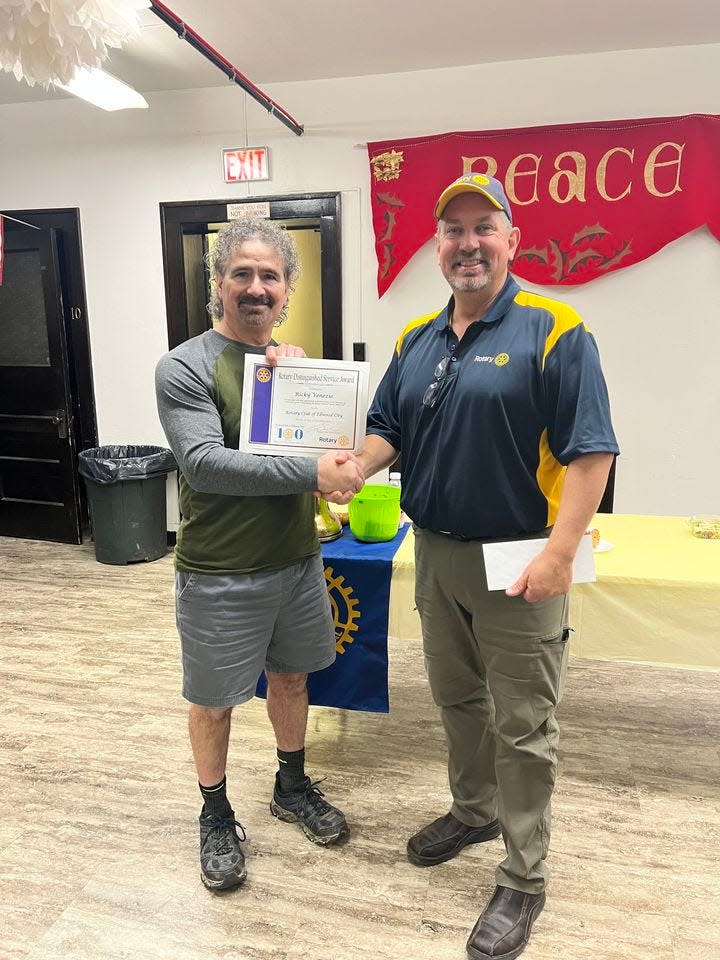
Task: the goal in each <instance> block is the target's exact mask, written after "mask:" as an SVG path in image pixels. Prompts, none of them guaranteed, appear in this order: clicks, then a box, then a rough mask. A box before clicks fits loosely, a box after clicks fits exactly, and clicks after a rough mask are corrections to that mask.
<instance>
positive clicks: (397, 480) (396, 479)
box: [388, 471, 407, 530]
mask: <svg viewBox="0 0 720 960" xmlns="http://www.w3.org/2000/svg"><path fill="white" fill-rule="evenodd" d="M388 483H389V484H390V486H391V487H398V488H401V487H402V482H401V476H400V474H399V473H396V472H394V471H393V472H391V473H390V474H389V475H388ZM406 522H407V517H406V516H405V514H404V513H403V512H402V510H401V511H400V522H399V523H398V530H399V529H400V527H401V526H402V525H403V524H404V523H406Z"/></svg>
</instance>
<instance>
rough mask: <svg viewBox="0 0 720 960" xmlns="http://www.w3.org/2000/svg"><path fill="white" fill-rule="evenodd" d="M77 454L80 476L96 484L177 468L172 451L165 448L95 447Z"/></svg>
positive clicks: (134, 478) (151, 475)
mask: <svg viewBox="0 0 720 960" xmlns="http://www.w3.org/2000/svg"><path fill="white" fill-rule="evenodd" d="M78 456H79V459H78V471H79V473H80V476H81V477H85V478H86V479H88V480H94V481H95V483H119V482H120V481H121V480H145V479H147V478H148V477H159V476H162V475H163V474H167V473H172V471H173V470H177V468H178V467H177V461H176V460H175V457H174V456H173V454H172V450H166V449H165V447H141V446H125V447H92V449H90V450H81V451H80V454H79V455H78Z"/></svg>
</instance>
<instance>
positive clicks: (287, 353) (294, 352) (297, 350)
mask: <svg viewBox="0 0 720 960" xmlns="http://www.w3.org/2000/svg"><path fill="white" fill-rule="evenodd" d="M306 356H307V354H306V353H305V351H304V350H303V348H302V347H295V346H293V344H292V343H279V344H278V345H277V346H276V347H273V346H270V347H268V348H267V350H266V351H265V359H266V360H267V362H268V364H269V365H270V366H271V367H275V366H277V362H278V358H279V357H306Z"/></svg>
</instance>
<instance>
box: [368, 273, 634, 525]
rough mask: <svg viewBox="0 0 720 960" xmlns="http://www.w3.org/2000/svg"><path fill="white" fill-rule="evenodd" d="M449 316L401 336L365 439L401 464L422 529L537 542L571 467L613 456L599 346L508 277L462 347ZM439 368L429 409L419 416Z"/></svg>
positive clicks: (565, 309) (563, 308)
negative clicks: (528, 537)
mask: <svg viewBox="0 0 720 960" xmlns="http://www.w3.org/2000/svg"><path fill="white" fill-rule="evenodd" d="M453 306H454V302H453V299H452V298H451V299H450V302H449V303H448V305H447V306H446V307H445V309H443V310H441V311H440V312H439V313H438V312H437V311H435V312H433V313H430V314H427V315H426V316H423V317H420V318H419V319H417V320H414V321H413V322H412V323H410V324H408V325H407V326H406V327H405V329H404V330H403V331H402V332H401V334H400V336H399V337H398V340H397V344H396V349H395V354H394V356H393V358H392V361H391V363H390V366H389V367H388V369H387V371H386V373H385V376H384V377H383V379H382V381H381V383H380V385H379V387H378V389H377V392H376V394H375V399H374V400H373V403H372V406H371V408H370V411H369V413H368V426H367V432H368V433H370V434H377V435H378V436H381V437H383V438H384V439H385V440H387V441H388V443H390V444H392V446H393V447H395V449H396V450H400V451H401V452H402V477H403V495H402V506H403V509H404V510H405V512H406V513H407V514H408V516H410V517H412V519H413V520H414V521H415V523H416V524H417V525H418V526H420V527H424V528H425V529H428V530H434V531H436V532H442V533H450V534H452V535H454V536H458V537H464V538H468V539H483V538H493V537H513V536H519V535H523V534H528V533H536V532H538V531H541V530H543V529H545V528H547V527H550V526H552V524H553V523H554V522H555V518H556V516H557V511H558V505H559V502H560V495H561V492H562V488H563V481H564V479H565V470H566V467H567V464H569V463H571V462H572V461H573V460H574V459H576V458H577V457H580V456H582V455H583V454H586V453H595V452H608V453H618V445H617V442H616V440H615V434H614V433H613V428H612V423H611V420H610V405H609V402H608V394H607V388H606V386H605V380H604V378H603V374H602V370H601V368H600V357H599V355H598V350H597V346H596V344H595V340H594V339H593V337H592V335H591V333H590V332H589V330H588V329H587V327H586V326H585V324H584V323H583V322H582V320H581V318H580V317H579V316H578V314H577V313H576V312H575V311H574V310H573V309H572V308H571V307H569V306H567V305H566V304H563V303H560V302H559V301H557V300H551V299H549V298H548V297H543V296H539V295H537V294H534V293H529V292H527V291H525V290H521V289H520V287H519V286H518V284H517V283H516V282H515V280H514V279H513V278H512V277H511V276H508V278H507V281H506V283H505V286H504V287H503V289H502V290H501V291H500V293H499V294H498V296H497V297H496V298H495V300H494V301H493V303H492V305H491V306H490V309H489V310H488V311H487V313H486V314H485V315H484V316H483V317H482V318H481V319H480V320H478V321H477V322H476V323H473V324H471V325H470V326H469V327H468V328H467V330H466V331H465V334H464V335H463V337H462V339H461V340H458V338H457V336H456V335H455V333H454V332H453V329H452V326H451V325H450V323H449V318H450V316H451V314H452V310H453ZM443 357H448V358H449V359H448V361H447V363H446V366H445V368H444V371H440V377H439V381H438V384H437V388H436V391H435V392H436V394H437V397H436V402H435V403H434V404H433V406H429V405H427V404H425V405H423V396H424V395H425V391H426V390H427V388H428V385H429V384H430V383H431V382H433V380H434V379H438V378H437V377H436V376H435V373H436V371H437V369H438V362H439V361H440V360H441V359H442V358H443Z"/></svg>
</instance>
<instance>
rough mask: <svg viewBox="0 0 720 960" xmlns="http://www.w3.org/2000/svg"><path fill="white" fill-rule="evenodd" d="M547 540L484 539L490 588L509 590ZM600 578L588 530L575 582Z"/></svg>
mask: <svg viewBox="0 0 720 960" xmlns="http://www.w3.org/2000/svg"><path fill="white" fill-rule="evenodd" d="M546 544H547V540H545V539H542V540H509V541H507V542H502V543H484V544H483V554H484V556H485V572H486V573H487V582H488V590H506V589H507V588H508V587H511V586H512V585H513V584H514V583H515V581H516V580H517V579H518V577H519V576H520V574H521V573H522V572H523V570H524V569H525V567H527V565H528V564H529V563H530V561H531V560H533V559H534V558H535V557H536V556H537V555H538V554H539V553H541V551H542V550H543V549H544V548H545V545H546ZM596 579H597V577H596V576H595V557H594V556H593V549H592V537H591V536H590V534H589V533H586V534H585V536H584V537H583V538H582V540H581V541H580V546H579V547H578V552H577V553H576V555H575V560H574V562H573V577H572V582H573V583H593V582H594V581H595V580H596Z"/></svg>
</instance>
